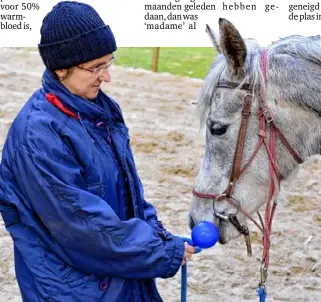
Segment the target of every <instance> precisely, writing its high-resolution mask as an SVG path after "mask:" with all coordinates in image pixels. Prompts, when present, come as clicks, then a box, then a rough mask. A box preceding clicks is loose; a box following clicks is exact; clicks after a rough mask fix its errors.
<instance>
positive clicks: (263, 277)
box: [259, 263, 268, 288]
mask: <svg viewBox="0 0 321 302" xmlns="http://www.w3.org/2000/svg"><path fill="white" fill-rule="evenodd" d="M260 273H261V282H260V284H259V285H260V286H261V287H264V288H265V287H266V279H267V276H268V271H267V267H266V266H265V264H264V263H262V265H261V268H260Z"/></svg>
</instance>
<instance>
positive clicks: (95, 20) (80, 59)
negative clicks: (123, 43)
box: [38, 1, 117, 70]
mask: <svg viewBox="0 0 321 302" xmlns="http://www.w3.org/2000/svg"><path fill="white" fill-rule="evenodd" d="M40 34H41V40H40V44H38V48H39V53H40V56H41V58H42V60H43V62H44V64H45V66H46V67H47V68H48V69H50V70H56V69H63V68H70V67H73V66H76V65H78V64H81V63H85V62H88V61H91V60H94V59H97V58H101V57H103V56H105V55H107V54H111V53H112V52H114V51H115V50H116V49H117V46H116V41H115V38H114V35H113V33H112V31H111V29H110V28H109V26H108V25H105V23H104V21H103V20H102V19H101V18H100V16H99V15H98V13H97V12H96V11H95V9H94V8H93V7H91V6H90V5H88V4H85V3H80V2H76V1H62V2H59V3H58V4H56V5H55V6H54V7H53V9H52V10H51V12H49V13H48V14H47V15H46V17H45V18H44V19H43V22H42V27H41V30H40Z"/></svg>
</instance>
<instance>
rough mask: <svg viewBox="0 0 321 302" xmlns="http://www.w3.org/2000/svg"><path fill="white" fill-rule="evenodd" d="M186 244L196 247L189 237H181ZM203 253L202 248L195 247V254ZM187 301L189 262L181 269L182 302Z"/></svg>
mask: <svg viewBox="0 0 321 302" xmlns="http://www.w3.org/2000/svg"><path fill="white" fill-rule="evenodd" d="M181 239H183V240H184V242H187V243H188V244H189V245H192V246H194V244H193V241H192V239H190V238H187V237H181ZM201 251H202V249H201V248H199V247H197V246H195V254H198V253H200V252H201ZM186 301H187V261H186V260H185V264H184V265H182V267H181V302H186Z"/></svg>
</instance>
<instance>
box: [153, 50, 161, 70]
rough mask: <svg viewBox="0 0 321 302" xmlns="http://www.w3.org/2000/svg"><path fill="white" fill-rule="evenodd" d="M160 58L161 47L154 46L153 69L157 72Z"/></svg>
mask: <svg viewBox="0 0 321 302" xmlns="http://www.w3.org/2000/svg"><path fill="white" fill-rule="evenodd" d="M158 58H159V47H153V59H152V71H153V72H157V68H158Z"/></svg>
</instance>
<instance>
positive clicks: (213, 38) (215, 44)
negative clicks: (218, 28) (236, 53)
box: [205, 24, 222, 53]
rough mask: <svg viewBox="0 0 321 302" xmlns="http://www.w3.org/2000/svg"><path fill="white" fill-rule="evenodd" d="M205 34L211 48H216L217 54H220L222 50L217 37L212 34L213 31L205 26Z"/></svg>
mask: <svg viewBox="0 0 321 302" xmlns="http://www.w3.org/2000/svg"><path fill="white" fill-rule="evenodd" d="M205 32H206V33H207V34H208V35H209V37H210V39H211V41H212V44H213V46H214V47H215V48H216V50H217V52H218V53H222V49H221V46H220V43H219V37H218V36H217V34H216V33H215V32H214V30H213V29H212V28H211V27H210V26H209V25H208V24H206V29H205Z"/></svg>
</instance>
